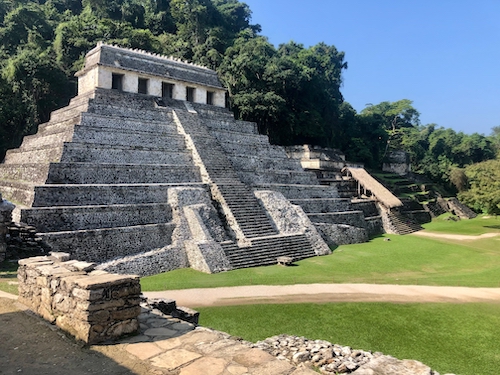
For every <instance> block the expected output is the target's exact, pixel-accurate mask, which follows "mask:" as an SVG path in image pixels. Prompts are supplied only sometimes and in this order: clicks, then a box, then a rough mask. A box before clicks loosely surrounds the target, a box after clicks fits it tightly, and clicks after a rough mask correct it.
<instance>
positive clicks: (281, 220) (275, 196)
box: [255, 191, 331, 255]
mask: <svg viewBox="0 0 500 375" xmlns="http://www.w3.org/2000/svg"><path fill="white" fill-rule="evenodd" d="M255 196H256V197H257V199H259V200H260V202H261V203H262V205H263V206H264V207H265V208H266V210H267V212H268V214H269V215H270V216H271V218H272V220H273V222H274V224H275V225H276V227H277V228H278V230H279V232H280V233H281V234H288V233H304V234H305V235H306V237H307V238H308V239H309V241H310V243H311V244H312V246H313V249H314V251H315V253H316V255H326V254H330V253H331V251H330V249H329V248H328V246H327V244H326V243H325V242H324V241H323V240H322V239H321V236H320V234H319V233H318V231H317V230H316V227H315V226H314V225H313V223H311V221H310V220H309V218H308V217H307V215H306V214H305V213H304V211H303V210H302V208H301V207H300V206H296V205H293V204H291V203H290V201H289V200H288V199H286V198H285V197H284V196H283V194H281V193H278V192H276V191H256V192H255ZM292 219H293V220H292Z"/></svg>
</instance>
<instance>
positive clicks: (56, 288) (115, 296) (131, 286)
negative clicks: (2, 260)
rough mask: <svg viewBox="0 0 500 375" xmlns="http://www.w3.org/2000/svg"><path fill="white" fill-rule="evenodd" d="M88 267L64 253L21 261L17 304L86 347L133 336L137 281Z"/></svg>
mask: <svg viewBox="0 0 500 375" xmlns="http://www.w3.org/2000/svg"><path fill="white" fill-rule="evenodd" d="M93 267H94V265H93V264H92V263H86V262H79V261H77V260H69V254H66V253H51V256H40V257H34V258H28V259H23V260H20V261H19V269H18V279H19V302H20V303H22V304H24V305H26V306H27V307H28V308H29V309H30V310H32V311H34V312H35V313H37V314H39V315H40V316H42V317H43V318H44V319H46V320H48V321H49V322H51V323H53V324H56V325H57V326H58V327H60V328H61V329H63V330H65V331H67V332H69V333H70V334H71V335H73V336H75V337H76V338H77V339H79V340H82V341H84V342H85V343H88V344H95V343H99V342H103V341H107V340H111V339H116V338H118V337H120V336H122V335H124V334H130V333H134V332H136V331H137V330H138V329H139V323H138V320H137V317H138V316H139V314H140V312H141V307H140V301H141V298H140V294H141V286H140V284H139V277H138V276H135V275H116V274H110V273H107V272H104V271H93Z"/></svg>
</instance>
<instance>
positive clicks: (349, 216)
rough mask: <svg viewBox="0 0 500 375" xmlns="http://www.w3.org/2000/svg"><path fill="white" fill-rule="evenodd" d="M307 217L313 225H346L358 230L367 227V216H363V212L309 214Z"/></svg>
mask: <svg viewBox="0 0 500 375" xmlns="http://www.w3.org/2000/svg"><path fill="white" fill-rule="evenodd" d="M307 217H308V218H309V220H311V221H312V222H313V223H328V224H346V225H351V226H353V227H358V228H364V227H365V215H363V211H345V212H329V213H309V214H307Z"/></svg>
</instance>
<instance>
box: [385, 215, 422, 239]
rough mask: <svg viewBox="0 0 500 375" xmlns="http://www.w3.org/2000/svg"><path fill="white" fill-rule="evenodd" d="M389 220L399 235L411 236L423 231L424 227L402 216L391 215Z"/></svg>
mask: <svg viewBox="0 0 500 375" xmlns="http://www.w3.org/2000/svg"><path fill="white" fill-rule="evenodd" d="M388 218H389V220H390V222H391V223H392V225H393V226H394V227H395V229H396V233H398V234H410V233H414V232H418V231H419V230H422V229H423V228H422V226H421V225H420V224H417V223H415V222H413V221H412V220H410V219H409V218H408V217H405V216H403V215H401V214H396V213H390V214H389V215H388Z"/></svg>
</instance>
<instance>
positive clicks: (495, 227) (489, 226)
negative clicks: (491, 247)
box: [484, 225, 500, 229]
mask: <svg viewBox="0 0 500 375" xmlns="http://www.w3.org/2000/svg"><path fill="white" fill-rule="evenodd" d="M484 228H489V229H500V225H485V226H484Z"/></svg>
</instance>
